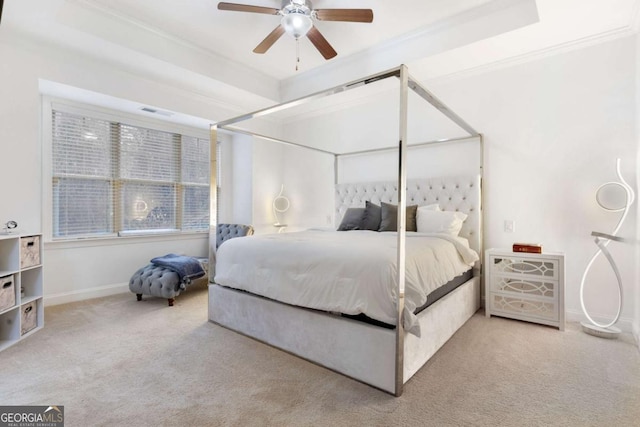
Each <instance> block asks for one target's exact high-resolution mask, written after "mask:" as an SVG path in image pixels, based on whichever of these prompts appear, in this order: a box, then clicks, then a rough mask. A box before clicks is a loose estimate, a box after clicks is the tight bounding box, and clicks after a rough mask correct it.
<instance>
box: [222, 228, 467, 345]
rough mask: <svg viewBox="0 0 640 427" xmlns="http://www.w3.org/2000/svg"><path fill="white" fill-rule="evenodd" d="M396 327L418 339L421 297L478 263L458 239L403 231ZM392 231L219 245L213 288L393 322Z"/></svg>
mask: <svg viewBox="0 0 640 427" xmlns="http://www.w3.org/2000/svg"><path fill="white" fill-rule="evenodd" d="M406 236H407V238H406V279H405V312H404V326H405V328H406V330H407V331H409V332H411V333H414V334H416V335H418V336H419V335H420V331H419V324H418V322H417V320H416V317H415V315H414V314H413V312H414V311H415V309H416V307H420V306H421V305H423V304H424V303H425V302H426V300H427V295H428V294H429V293H430V292H432V291H433V290H434V289H436V288H438V287H439V286H442V285H444V284H445V283H447V282H448V281H449V280H451V279H453V278H454V277H456V276H459V275H460V274H462V273H464V272H465V271H467V270H468V269H469V267H470V266H473V264H474V263H475V261H477V260H478V255H477V253H476V252H474V251H473V250H472V249H470V248H469V245H468V242H467V240H466V239H463V238H460V237H452V236H448V235H443V234H426V233H415V232H413V233H406ZM396 248H397V235H396V233H395V232H375V231H359V230H357V231H340V232H336V231H320V230H309V231H301V232H294V233H284V234H268V235H260V236H250V237H246V238H236V239H230V240H228V241H226V242H225V243H224V244H223V245H221V246H220V248H219V249H218V252H217V254H216V258H217V261H216V269H215V272H216V273H215V279H214V280H215V282H216V283H218V284H220V285H222V286H227V287H231V288H236V289H242V290H245V291H248V292H251V293H254V294H257V295H263V296H265V297H268V298H271V299H274V300H277V301H281V302H285V303H288V304H292V305H297V306H302V307H308V308H314V309H318V310H324V311H333V312H339V313H345V314H360V313H364V314H366V315H367V316H369V317H370V318H372V319H375V320H379V321H381V322H384V323H387V324H392V325H395V324H396V316H397V314H396V313H397V309H396V290H397V273H396V271H397V269H396V265H397V249H396Z"/></svg>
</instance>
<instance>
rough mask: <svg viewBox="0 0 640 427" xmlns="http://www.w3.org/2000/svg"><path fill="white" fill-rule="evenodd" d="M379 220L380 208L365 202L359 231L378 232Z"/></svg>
mask: <svg viewBox="0 0 640 427" xmlns="http://www.w3.org/2000/svg"><path fill="white" fill-rule="evenodd" d="M381 218H382V217H381V210H380V206H378V205H376V204H375V203H371V202H369V201H367V202H366V205H365V208H364V215H363V217H362V227H361V230H372V231H378V228H380V219H381Z"/></svg>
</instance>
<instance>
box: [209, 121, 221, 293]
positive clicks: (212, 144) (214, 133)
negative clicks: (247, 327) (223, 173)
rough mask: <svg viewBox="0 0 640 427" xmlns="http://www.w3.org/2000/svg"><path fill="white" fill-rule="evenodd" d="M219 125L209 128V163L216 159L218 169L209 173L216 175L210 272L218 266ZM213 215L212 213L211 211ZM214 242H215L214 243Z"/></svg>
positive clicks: (211, 193) (212, 190)
mask: <svg viewBox="0 0 640 427" xmlns="http://www.w3.org/2000/svg"><path fill="white" fill-rule="evenodd" d="M217 157H218V126H216V125H215V124H214V125H211V127H210V130H209V165H211V160H212V159H215V164H216V170H210V171H209V174H210V175H212V174H214V173H215V174H216V175H215V177H216V178H215V183H216V185H215V186H212V185H211V182H212V181H214V180H213V179H211V176H210V177H209V198H210V199H211V200H210V201H209V206H211V203H212V202H213V203H214V204H215V207H216V220H215V224H211V219H209V272H215V267H216V239H217V235H216V233H217V230H218V220H219V218H220V204H219V203H218V186H219V185H220V183H219V182H218V178H219V176H220V175H219V174H218V169H219V168H220V162H219V161H218V158H217ZM209 215H211V213H209ZM212 242H213V243H212ZM213 277H214V275H213V274H209V283H213Z"/></svg>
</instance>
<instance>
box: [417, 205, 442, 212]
mask: <svg viewBox="0 0 640 427" xmlns="http://www.w3.org/2000/svg"><path fill="white" fill-rule="evenodd" d="M418 209H422V210H427V211H439V210H441V209H440V205H439V204H437V203H434V204H433V205H425V206H418Z"/></svg>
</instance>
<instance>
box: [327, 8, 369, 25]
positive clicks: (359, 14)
mask: <svg viewBox="0 0 640 427" xmlns="http://www.w3.org/2000/svg"><path fill="white" fill-rule="evenodd" d="M315 13H316V16H317V17H318V19H319V20H321V21H346V22H373V10H371V9H316V10H315Z"/></svg>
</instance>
